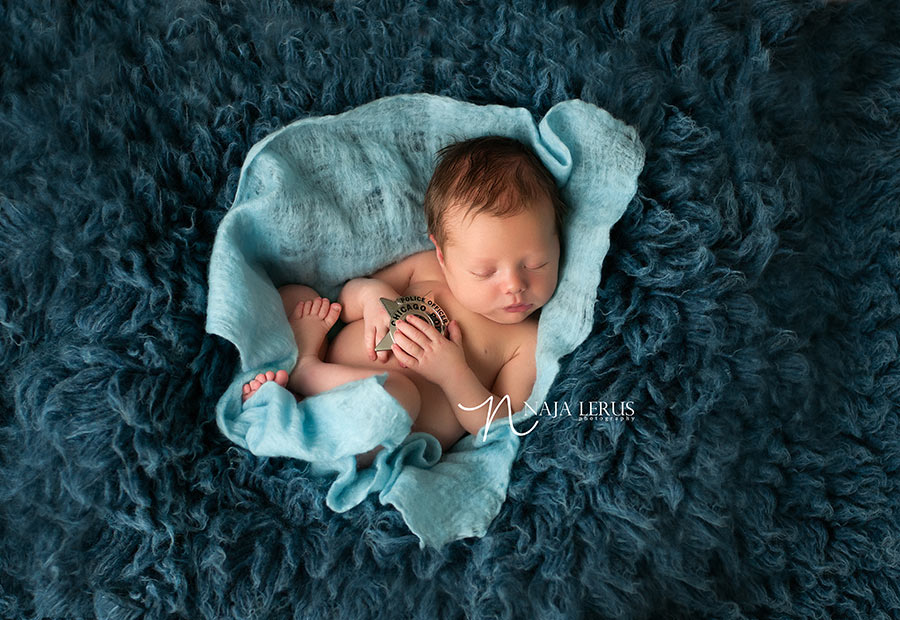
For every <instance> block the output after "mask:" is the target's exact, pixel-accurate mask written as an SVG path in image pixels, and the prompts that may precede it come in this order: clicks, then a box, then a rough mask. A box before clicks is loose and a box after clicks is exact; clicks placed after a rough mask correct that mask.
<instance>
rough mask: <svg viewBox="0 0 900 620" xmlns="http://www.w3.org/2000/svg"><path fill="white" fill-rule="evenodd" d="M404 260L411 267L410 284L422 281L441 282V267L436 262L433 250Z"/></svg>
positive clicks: (442, 276)
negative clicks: (408, 262)
mask: <svg viewBox="0 0 900 620" xmlns="http://www.w3.org/2000/svg"><path fill="white" fill-rule="evenodd" d="M405 260H408V261H410V263H411V265H412V266H413V274H412V282H421V281H423V280H443V279H444V274H443V272H442V271H441V265H440V264H439V263H438V261H437V256H435V254H434V250H425V251H424V252H419V253H417V254H412V255H411V256H408V257H407V258H406V259H405Z"/></svg>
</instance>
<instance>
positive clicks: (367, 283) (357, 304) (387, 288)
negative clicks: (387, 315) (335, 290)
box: [338, 252, 428, 323]
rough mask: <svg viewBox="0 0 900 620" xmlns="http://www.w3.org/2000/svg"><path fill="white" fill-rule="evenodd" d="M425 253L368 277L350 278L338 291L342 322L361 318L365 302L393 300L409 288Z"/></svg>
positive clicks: (403, 260)
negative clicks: (384, 299) (382, 299)
mask: <svg viewBox="0 0 900 620" xmlns="http://www.w3.org/2000/svg"><path fill="white" fill-rule="evenodd" d="M425 254H428V252H419V253H418V254H413V255H411V256H407V257H406V258H404V259H401V260H399V261H397V262H396V263H393V264H391V265H388V266H387V267H385V268H384V269H381V270H379V271H376V272H375V273H373V274H372V275H371V276H369V277H367V278H353V279H352V280H349V281H348V282H347V283H346V284H345V285H344V287H343V288H342V289H341V293H340V295H339V296H338V302H339V303H340V304H341V307H342V308H343V311H342V312H341V320H342V321H343V322H345V323H350V322H351V321H355V320H357V319H361V318H362V316H363V310H364V309H365V306H366V304H367V303H370V302H372V300H374V301H375V302H378V303H380V302H379V300H380V299H381V298H382V297H386V298H388V299H396V298H397V297H399V296H400V294H401V293H402V292H403V291H405V290H406V289H407V288H409V283H410V281H412V279H413V278H414V277H415V271H416V266H417V265H418V264H420V263H421V262H422V259H423V257H424V255H425Z"/></svg>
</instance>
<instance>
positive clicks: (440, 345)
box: [391, 314, 466, 385]
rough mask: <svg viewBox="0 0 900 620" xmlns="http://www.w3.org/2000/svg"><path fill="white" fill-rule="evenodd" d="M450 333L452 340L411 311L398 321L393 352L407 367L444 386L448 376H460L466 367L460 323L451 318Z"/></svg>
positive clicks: (448, 330)
mask: <svg viewBox="0 0 900 620" xmlns="http://www.w3.org/2000/svg"><path fill="white" fill-rule="evenodd" d="M447 333H448V335H449V336H450V339H449V340H448V339H447V338H444V336H442V335H441V333H440V332H439V331H438V330H436V329H435V328H434V326H433V325H431V323H429V322H428V321H426V320H424V319H422V318H420V317H417V316H415V315H412V314H410V315H407V317H406V321H397V330H396V331H395V332H394V345H393V346H392V347H391V351H393V353H394V355H396V356H397V359H398V360H399V361H400V363H401V364H403V365H404V366H405V367H406V368H411V369H412V370H415V371H416V372H418V373H419V374H420V375H422V376H423V377H425V378H426V379H428V380H429V381H431V382H432V383H436V384H437V385H442V382H443V381H444V380H445V379H447V378H448V377H457V376H459V371H460V370H462V369H463V368H466V354H465V351H464V350H463V347H462V332H461V331H460V329H459V323H457V322H456V321H450V325H448V326H447Z"/></svg>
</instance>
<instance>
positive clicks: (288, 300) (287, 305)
mask: <svg viewBox="0 0 900 620" xmlns="http://www.w3.org/2000/svg"><path fill="white" fill-rule="evenodd" d="M278 294H279V295H281V303H282V304H283V305H284V313H285V314H286V315H288V316H290V315H291V313H292V312H293V311H294V308H296V307H297V304H299V303H300V302H301V301H308V300H310V299H315V298H316V297H321V295H319V294H318V293H317V292H316V291H315V289H313V288H311V287H309V286H305V285H303V284H285V285H284V286H282V287H280V288H279V289H278Z"/></svg>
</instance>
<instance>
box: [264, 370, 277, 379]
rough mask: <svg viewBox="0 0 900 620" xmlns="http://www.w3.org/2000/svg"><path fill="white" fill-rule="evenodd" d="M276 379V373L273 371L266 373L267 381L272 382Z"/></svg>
mask: <svg viewBox="0 0 900 620" xmlns="http://www.w3.org/2000/svg"><path fill="white" fill-rule="evenodd" d="M274 378H275V373H274V372H272V371H271V370H269V371H268V372H266V381H271V380H272V379H274Z"/></svg>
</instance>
